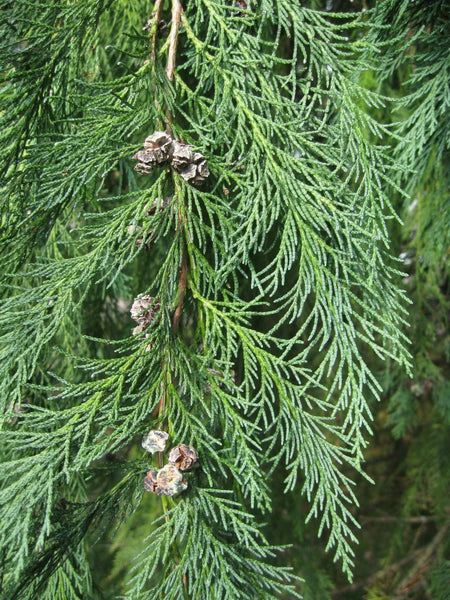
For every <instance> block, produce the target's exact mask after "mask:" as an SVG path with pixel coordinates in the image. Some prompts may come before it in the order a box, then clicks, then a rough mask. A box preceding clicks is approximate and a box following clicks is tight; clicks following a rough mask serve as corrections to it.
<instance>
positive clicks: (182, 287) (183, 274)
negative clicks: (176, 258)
mask: <svg viewBox="0 0 450 600" xmlns="http://www.w3.org/2000/svg"><path fill="white" fill-rule="evenodd" d="M187 272H188V267H187V256H186V244H184V243H183V258H182V259H181V266H180V283H179V292H178V293H179V296H178V304H177V307H176V309H175V312H174V315H173V320H172V327H173V331H174V333H176V332H177V330H178V325H179V323H180V317H181V309H182V307H183V300H184V294H185V293H186V284H187Z"/></svg>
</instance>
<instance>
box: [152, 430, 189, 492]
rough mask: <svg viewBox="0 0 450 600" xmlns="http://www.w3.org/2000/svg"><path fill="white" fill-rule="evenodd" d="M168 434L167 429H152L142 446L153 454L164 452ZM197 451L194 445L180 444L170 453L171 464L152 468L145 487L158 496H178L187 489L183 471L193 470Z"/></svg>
mask: <svg viewBox="0 0 450 600" xmlns="http://www.w3.org/2000/svg"><path fill="white" fill-rule="evenodd" d="M168 439H169V436H168V434H167V433H166V432H165V431H157V430H152V431H150V432H149V433H148V434H147V435H146V436H144V438H143V440H142V447H143V448H145V449H146V450H147V451H148V452H150V453H151V454H154V453H155V452H163V451H164V450H165V448H166V443H167V440H168ZM197 460H198V457H197V452H196V451H195V449H194V448H193V446H187V445H186V444H179V445H178V446H175V448H172V450H171V451H170V453H169V464H168V465H165V466H164V467H162V469H159V471H157V470H156V469H151V470H150V471H148V473H147V476H146V477H145V479H144V489H145V490H147V492H153V493H154V494H157V495H158V496H177V495H178V494H180V493H181V492H184V491H185V490H186V489H187V486H188V483H187V481H186V479H185V478H184V477H183V475H182V471H189V470H191V469H192V468H193V467H194V466H195V464H196V463H197Z"/></svg>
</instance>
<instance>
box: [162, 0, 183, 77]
mask: <svg viewBox="0 0 450 600" xmlns="http://www.w3.org/2000/svg"><path fill="white" fill-rule="evenodd" d="M182 12H183V7H182V6H181V2H180V0H172V25H171V27H170V36H169V54H168V56H167V67H166V74H167V78H168V80H169V81H173V76H174V73H175V61H176V57H177V44H178V29H179V27H180V18H181V13H182Z"/></svg>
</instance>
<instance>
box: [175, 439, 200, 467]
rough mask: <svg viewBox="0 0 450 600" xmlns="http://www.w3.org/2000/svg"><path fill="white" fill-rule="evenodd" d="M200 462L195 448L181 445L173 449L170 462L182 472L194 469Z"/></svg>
mask: <svg viewBox="0 0 450 600" xmlns="http://www.w3.org/2000/svg"><path fill="white" fill-rule="evenodd" d="M197 460H198V456H197V452H196V451H195V448H194V447H193V446H186V444H180V445H179V446H175V448H172V450H171V451H170V454H169V462H170V463H171V464H172V465H175V466H176V467H177V468H178V469H180V471H188V470H189V469H192V467H193V466H194V465H195V463H196V462H197Z"/></svg>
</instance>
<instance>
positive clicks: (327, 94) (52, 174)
mask: <svg viewBox="0 0 450 600" xmlns="http://www.w3.org/2000/svg"><path fill="white" fill-rule="evenodd" d="M166 4H167V3H161V2H159V1H157V2H156V3H155V6H153V4H152V3H149V2H146V1H145V0H142V1H140V2H138V3H136V5H133V6H131V3H129V2H125V1H124V0H116V2H113V3H112V2H106V1H100V0H99V1H96V2H91V1H90V2H87V1H82V2H79V1H77V2H75V1H73V0H65V1H64V2H53V0H52V1H50V2H48V3H45V5H41V4H38V3H32V4H31V5H30V3H28V2H25V1H23V0H17V1H16V2H14V3H11V4H6V5H5V6H4V7H2V8H3V10H2V18H1V33H2V35H1V40H2V46H1V49H0V54H1V56H2V60H3V62H4V64H5V65H6V67H7V68H6V69H5V70H4V76H3V79H4V80H3V88H2V90H1V94H2V106H3V109H2V113H1V116H0V132H1V133H0V136H1V138H0V139H1V144H2V156H1V162H0V168H1V172H2V196H1V197H2V221H1V249H2V265H3V269H2V278H1V285H2V289H1V294H2V310H1V315H0V324H1V342H0V344H1V345H0V352H1V354H0V356H1V363H0V370H1V371H0V379H1V381H2V384H1V403H2V407H3V412H4V421H3V427H4V430H3V432H2V440H3V443H2V448H1V451H0V452H1V455H2V479H3V485H2V489H1V491H0V503H1V506H2V520H1V529H0V541H1V547H2V548H3V549H4V550H3V559H2V570H3V573H2V574H3V579H4V583H5V586H4V589H5V590H6V591H5V592H4V595H3V596H2V597H4V598H5V599H6V598H12V597H14V598H24V599H25V598H35V597H44V598H45V597H54V598H58V597H61V598H63V597H64V598H74V599H75V598H86V597H95V596H94V593H95V592H94V591H93V587H92V582H91V577H90V576H89V574H88V565H87V561H86V556H85V552H84V547H83V540H84V539H85V536H86V535H87V532H88V531H97V530H100V531H101V530H102V527H107V526H108V523H109V522H110V521H116V522H117V521H120V519H125V518H127V515H128V514H129V512H130V511H133V510H135V509H136V508H137V507H138V506H139V503H140V501H141V497H142V493H143V490H142V478H143V475H144V473H145V471H146V470H148V468H149V463H148V461H147V460H146V459H145V457H143V456H141V457H140V458H137V459H136V460H135V461H133V460H129V461H125V462H123V461H119V462H117V461H114V460H113V461H111V462H110V463H108V462H107V463H105V466H104V468H103V470H102V469H101V468H99V466H98V465H99V464H100V465H102V464H103V463H102V462H101V461H102V459H104V458H105V456H107V455H108V456H111V455H114V454H115V453H118V452H121V451H123V450H124V449H125V448H127V449H128V451H129V452H132V450H131V449H130V445H132V444H133V443H134V444H135V445H136V442H137V440H138V439H139V437H140V436H141V435H142V434H143V433H146V432H147V431H148V430H149V429H151V428H152V427H155V428H156V427H158V428H164V429H166V430H167V431H168V433H169V435H170V437H171V439H172V440H173V441H174V443H186V444H192V445H193V446H195V448H196V449H197V451H198V453H199V457H200V465H201V469H200V470H199V471H198V472H195V473H193V474H192V475H191V476H190V478H189V489H188V492H186V493H184V494H183V495H181V496H180V497H179V498H178V499H177V500H172V499H167V498H164V501H163V515H162V517H161V519H160V520H159V521H158V522H157V523H156V524H155V525H154V527H153V529H151V530H150V525H151V524H150V523H149V531H150V534H149V538H148V542H147V543H146V549H145V551H144V552H143V553H142V554H141V555H140V556H139V557H137V558H136V565H135V574H134V576H133V578H132V579H131V581H130V584H129V589H128V590H127V592H126V597H127V598H133V599H135V598H136V599H138V598H139V599H144V598H148V599H150V598H160V597H161V598H163V597H164V598H166V599H167V598H173V599H174V600H175V599H176V600H178V599H180V598H199V599H200V598H201V599H202V600H208V599H209V598H210V599H213V598H221V599H230V600H231V599H233V600H234V599H236V598H241V599H243V600H244V599H247V598H248V599H250V598H258V599H262V598H267V599H269V598H277V597H280V596H281V595H283V594H290V596H289V597H293V596H295V594H296V593H297V592H296V591H295V589H294V588H295V585H296V581H295V578H293V577H292V576H291V574H290V573H289V570H288V569H286V568H284V567H279V566H277V564H274V563H275V561H274V555H275V553H277V552H278V549H276V548H272V547H271V546H270V545H269V544H268V542H266V541H265V539H264V537H263V536H262V534H261V531H260V529H259V527H258V524H257V522H256V521H255V514H256V512H257V511H258V512H261V511H263V512H264V511H268V510H270V505H271V502H270V496H271V494H270V473H271V472H273V470H274V469H282V468H283V469H286V480H285V486H286V489H292V488H294V487H295V486H297V485H299V486H300V487H301V489H302V491H303V493H304V494H305V495H306V497H307V499H308V501H309V503H310V507H311V508H310V514H309V516H308V517H307V518H311V517H315V518H317V520H318V523H319V532H320V533H322V532H324V533H325V532H326V535H327V538H328V541H327V549H332V551H333V552H334V556H335V558H336V559H337V560H340V561H341V562H342V568H343V570H344V571H345V572H346V573H347V574H348V575H349V576H350V575H351V569H352V564H353V562H352V556H353V552H354V551H353V547H352V546H353V543H354V542H355V541H356V538H355V533H354V530H355V528H356V526H357V523H356V521H355V519H354V517H353V515H352V507H353V506H354V505H355V504H357V499H356V496H355V492H354V489H353V487H354V486H353V483H352V478H351V475H349V473H350V472H351V470H352V469H353V470H355V469H356V470H357V471H360V470H361V468H362V462H363V450H364V447H365V446H366V444H367V436H368V434H370V420H371V414H370V410H369V404H368V399H369V398H370V397H377V395H378V391H379V385H378V383H377V380H376V378H375V376H374V374H373V373H372V371H371V369H370V368H369V365H368V356H369V355H370V354H374V355H375V356H377V357H379V358H382V359H383V358H386V357H390V358H392V359H394V360H397V361H399V363H400V364H402V365H407V364H408V360H409V359H408V353H407V351H406V350H405V341H406V337H405V336H404V334H403V333H402V332H401V325H402V324H404V315H405V309H404V299H403V294H402V293H401V292H400V291H399V290H398V285H397V280H398V278H399V271H398V270H397V266H396V264H395V261H393V259H392V257H391V256H390V254H389V239H388V233H387V227H386V220H387V219H393V218H395V214H394V212H393V210H392V207H391V203H390V200H389V197H388V195H387V190H388V189H390V188H389V186H390V185H393V186H395V181H394V177H393V171H392V159H391V158H390V155H389V152H388V150H387V149H386V148H385V147H384V146H382V145H381V144H379V143H378V142H379V141H381V139H382V138H383V137H385V136H386V135H389V134H390V129H389V128H388V127H386V126H383V125H382V124H380V123H378V122H377V121H376V120H375V119H374V118H373V117H372V116H370V111H369V110H368V109H372V108H377V107H380V106H381V105H382V103H383V100H382V98H381V97H380V96H379V95H377V94H375V93H373V92H370V91H368V90H367V89H365V88H364V87H363V86H362V85H361V84H360V83H359V82H360V76H361V73H362V72H363V71H364V70H366V69H369V68H373V67H375V66H376V56H377V52H376V44H375V41H373V40H372V38H371V37H369V36H367V35H366V33H365V32H366V31H367V16H366V15H362V16H359V15H356V16H355V15H346V14H325V13H322V12H320V11H316V10H313V9H312V8H307V7H305V6H302V5H300V3H296V2H291V1H288V0H276V1H270V2H269V1H268V0H263V1H262V2H260V3H256V2H247V3H245V2H238V3H234V2H219V1H218V0H191V1H190V2H186V3H184V4H183V6H181V4H180V3H179V2H178V0H174V1H173V2H172V3H170V6H168V5H166ZM163 17H164V18H165V19H166V20H167V21H170V23H169V25H168V26H167V29H168V30H169V31H168V32H167V29H166V31H165V30H164V28H163V27H162V25H161V19H162V18H163ZM369 18H370V15H369ZM178 22H179V28H177V23H178ZM147 23H148V27H147V28H146V29H143V26H145V25H146V24H147ZM176 41H177V44H176V43H175V42H176ZM174 58H175V59H176V69H174V68H173V59H174ZM164 129H166V130H167V131H168V132H169V133H170V134H171V136H172V137H173V138H174V139H178V140H183V141H184V142H187V143H189V144H191V145H192V146H193V147H194V148H195V150H196V151H198V152H200V153H201V154H202V155H204V157H205V158H206V161H207V164H208V166H209V170H210V176H209V177H208V178H207V179H206V181H205V182H204V183H203V184H202V185H193V184H192V183H191V182H189V181H186V180H185V179H184V178H183V177H182V176H180V174H179V173H178V172H177V170H176V169H170V168H167V165H166V166H165V167H164V168H158V167H157V168H155V169H154V170H153V172H152V173H150V174H148V175H137V174H136V173H135V171H134V170H133V166H134V164H135V163H133V161H132V160H131V156H132V155H133V154H134V153H135V152H136V151H137V150H138V149H139V148H141V147H142V143H143V141H144V139H145V138H146V136H148V135H149V134H151V133H153V132H154V131H157V130H164ZM151 207H153V208H152V210H149V208H151ZM146 240H147V241H148V245H151V248H150V252H149V253H146V252H145V251H144V245H145V244H144V242H145V241H146ZM150 243H151V244H150ZM138 293H143V294H150V295H151V296H152V297H155V298H157V300H158V302H159V303H160V307H161V308H160V311H159V315H158V318H157V319H156V320H155V321H154V322H153V323H152V324H151V326H150V327H149V329H148V330H146V335H145V337H144V336H142V337H139V336H138V335H134V336H133V335H131V328H132V322H131V320H130V319H129V317H128V314H127V312H128V309H129V306H130V302H131V301H132V300H133V299H134V298H135V297H136V296H137V294H138ZM124 306H125V307H126V311H125V310H124ZM99 461H100V462H99ZM99 471H100V474H99ZM94 476H95V477H96V481H97V482H98V478H100V480H101V481H102V482H103V483H102V485H106V489H104V490H103V491H102V492H101V493H98V494H96V497H95V498H94V499H93V498H92V493H90V491H92V487H90V486H91V484H92V478H94ZM108 478H110V479H111V480H112V479H113V478H116V479H117V483H116V484H115V485H114V486H112V487H108V486H107V482H108ZM97 485H98V483H97ZM97 491H98V490H97ZM102 524H103V525H102ZM81 574H83V575H82V576H81ZM58 594H59V595H58Z"/></svg>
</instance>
